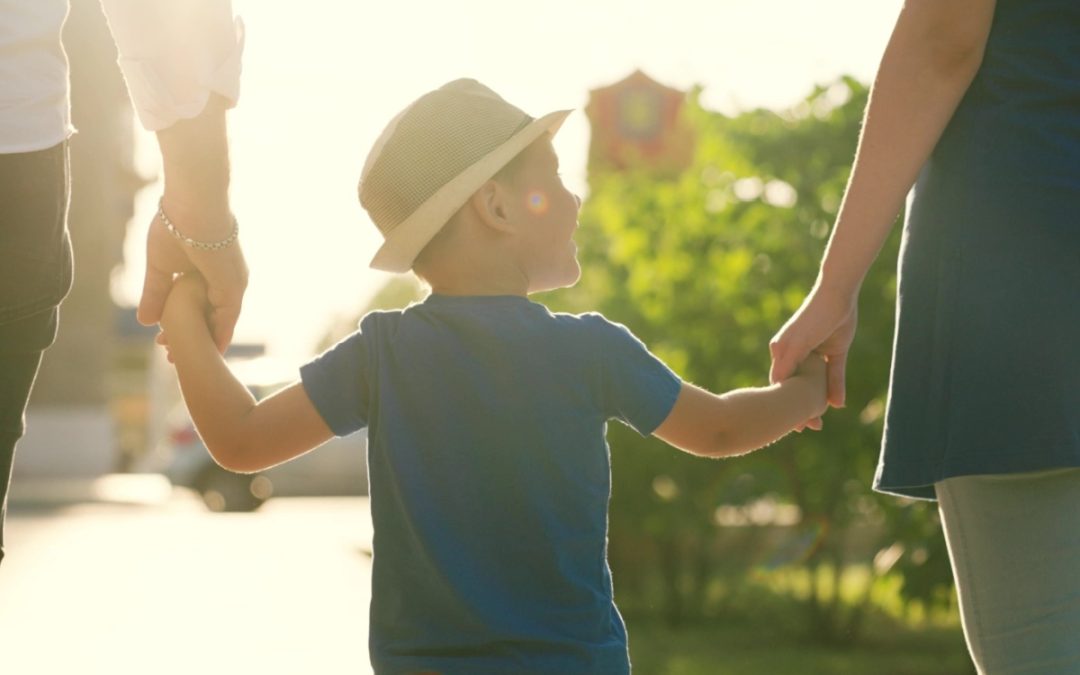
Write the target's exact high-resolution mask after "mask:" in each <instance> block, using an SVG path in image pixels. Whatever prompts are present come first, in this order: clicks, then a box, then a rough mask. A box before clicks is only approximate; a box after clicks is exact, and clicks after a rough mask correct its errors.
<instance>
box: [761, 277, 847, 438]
mask: <svg viewBox="0 0 1080 675" xmlns="http://www.w3.org/2000/svg"><path fill="white" fill-rule="evenodd" d="M857 297H858V294H857V292H856V293H851V294H847V293H834V292H830V291H829V290H827V289H826V288H825V287H823V286H822V285H820V284H819V285H817V286H815V287H814V290H812V291H811V292H810V294H809V295H807V296H806V299H805V300H804V301H803V304H802V306H801V307H799V309H798V310H797V311H796V312H795V314H793V315H792V317H791V318H790V319H788V321H787V323H785V324H784V326H783V327H782V328H781V329H780V330H779V331H777V333H776V335H775V336H773V339H772V340H771V341H770V342H769V351H770V353H771V354H772V369H771V370H770V372H769V380H770V381H771V382H773V383H776V382H780V381H783V380H785V379H787V378H788V377H791V374H792V373H794V372H795V371H796V369H797V368H798V367H799V365H800V364H801V363H802V362H803V361H804V360H805V359H807V358H808V357H811V356H814V355H819V356H820V357H823V358H824V359H825V376H826V382H827V390H828V404H829V405H831V406H832V407H834V408H842V407H843V406H844V397H845V391H844V376H845V367H846V365H847V355H848V349H850V347H851V342H852V340H853V339H854V338H855V326H856V324H857V321H858V303H857ZM822 412H824V410H823V411H822ZM805 426H806V427H809V428H811V429H815V430H817V429H821V418H820V417H815V418H812V419H810V420H808V421H807V423H806V425H805ZM799 430H800V431H801V430H802V429H801V428H800V429H799Z"/></svg>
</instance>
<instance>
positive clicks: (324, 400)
mask: <svg viewBox="0 0 1080 675" xmlns="http://www.w3.org/2000/svg"><path fill="white" fill-rule="evenodd" d="M567 112H568V111H557V112H554V113H550V114H548V115H545V116H543V117H540V118H537V119H533V118H532V117H530V116H528V115H526V114H525V113H524V112H523V111H521V110H519V109H517V108H515V107H514V106H511V105H510V104H508V103H506V101H504V100H502V99H501V98H500V97H499V96H498V95H497V94H495V93H494V92H493V91H491V90H490V89H488V88H486V87H484V86H483V85H481V84H479V83H477V82H475V81H472V80H458V81H455V82H451V83H449V84H447V85H446V86H444V87H441V88H440V89H438V90H436V91H434V92H429V93H428V94H425V95H424V96H422V97H421V98H420V99H418V100H417V101H416V102H415V103H413V104H412V105H410V106H409V107H408V108H406V110H404V111H403V112H402V113H401V114H400V115H398V117H396V118H395V119H394V120H393V121H391V123H390V125H389V126H388V127H387V129H386V131H384V132H383V135H382V136H381V137H380V138H379V140H377V141H376V143H375V146H374V148H373V149H372V152H371V155H369V158H368V161H367V163H366V164H365V167H364V173H363V177H362V184H361V189H360V198H361V202H362V203H363V204H364V206H365V208H366V209H367V211H368V214H369V215H370V216H371V217H372V220H373V222H374V223H375V224H376V225H377V226H378V227H379V229H380V231H381V232H382V233H383V235H384V238H385V240H384V242H383V245H382V246H381V247H380V249H379V251H378V252H377V253H376V255H375V258H374V259H373V261H372V265H373V266H374V267H377V268H379V269H386V270H390V271H405V270H408V269H412V270H413V271H414V272H416V273H417V275H419V276H420V277H422V278H423V279H425V280H426V281H427V282H428V283H429V284H430V285H431V287H432V289H433V291H434V294H433V295H432V296H431V297H429V298H428V299H427V300H426V301H425V302H424V303H422V304H420V305H416V306H413V307H411V308H409V309H406V310H404V311H399V312H384V313H375V314H372V315H369V316H368V317H366V318H365V319H364V320H363V321H362V322H361V329H360V331H359V332H358V333H356V334H354V335H353V336H351V337H349V338H347V339H346V340H345V341H343V342H341V343H340V344H338V345H337V346H336V347H334V348H333V349H332V350H330V351H329V352H328V353H327V354H324V355H323V356H322V357H320V358H319V359H317V360H316V361H314V362H312V363H311V364H308V365H307V366H305V367H304V368H303V369H302V371H301V373H302V379H303V381H302V382H298V383H294V384H292V385H290V386H288V387H286V388H285V389H283V390H281V391H280V392H278V393H276V394H274V395H273V396H271V397H269V398H267V399H265V400H263V401H259V402H256V401H254V400H253V399H252V397H251V394H250V393H249V392H248V391H247V389H246V388H245V387H244V386H243V385H242V384H241V383H240V382H239V381H238V380H236V378H235V377H234V376H233V375H232V374H231V373H230V372H229V370H228V368H227V366H226V365H225V363H224V361H223V360H222V359H221V357H220V354H219V353H218V352H217V349H216V345H215V344H214V342H213V340H212V339H211V335H210V333H209V329H208V327H207V326H206V325H205V324H204V323H203V322H201V321H200V320H199V319H200V318H203V317H204V316H205V314H204V312H205V303H206V294H205V293H206V291H205V288H204V287H203V286H202V284H201V281H200V280H199V279H198V278H197V277H194V276H192V277H190V278H184V279H181V280H180V281H179V282H177V283H176V284H175V285H174V287H173V289H172V291H171V292H170V295H169V300H168V303H167V305H166V308H165V313H164V316H163V319H162V326H163V328H164V330H165V334H166V342H167V343H168V346H169V350H170V354H171V356H172V357H173V358H174V360H175V362H176V368H177V373H178V375H179V378H180V386H181V389H182V390H183V392H184V400H185V402H186V403H187V405H188V408H189V410H190V411H191V415H192V419H193V420H195V423H196V426H197V427H198V429H199V433H200V434H201V435H202V437H203V440H204V441H205V442H206V446H207V448H209V450H210V452H211V453H213V455H214V458H215V459H216V460H218V462H219V463H221V465H222V466H224V467H226V468H229V469H232V470H234V471H244V472H252V471H260V470H262V469H264V468H267V467H269V466H273V465H275V464H279V463H281V462H284V461H288V460H289V459H291V458H293V457H296V456H298V455H300V454H303V453H304V452H307V451H308V450H310V449H311V448H314V447H316V446H317V445H319V444H320V443H323V442H325V441H327V440H328V439H330V438H331V437H332V436H333V435H334V434H335V433H337V434H346V433H350V432H352V431H356V430H358V429H360V428H361V427H364V426H368V427H369V432H368V438H369V448H370V450H369V452H370V457H369V464H370V467H369V468H370V480H371V508H372V516H373V518H374V522H375V543H374V560H375V562H374V579H373V588H372V607H371V659H372V663H373V664H374V665H375V668H376V672H378V673H380V675H383V674H386V675H395V674H399V673H402V674H404V673H412V674H413V675H416V674H417V673H431V672H438V673H441V674H442V675H455V674H460V675H484V674H494V673H498V674H499V675H504V674H508V673H515V674H520V673H544V674H546V675H547V674H551V675H554V674H558V675H570V674H573V673H605V674H606V673H626V672H627V671H628V670H629V661H628V657H627V650H626V631H625V628H624V626H623V623H622V619H621V618H620V617H619V614H618V612H617V610H616V609H615V605H614V602H613V601H612V589H611V575H610V573H609V571H608V567H607V560H606V544H607V505H608V496H609V492H610V478H609V476H610V473H609V468H608V450H607V444H606V442H605V440H604V432H605V429H606V422H607V420H608V419H611V418H615V419H621V420H623V421H624V422H626V423H628V424H630V425H631V426H633V427H634V428H636V429H637V430H638V431H640V432H641V433H644V434H648V433H652V434H654V435H655V436H657V437H659V438H661V439H663V440H664V441H666V442H668V443H670V444H671V445H673V446H675V447H678V448H682V449H684V450H687V451H688V452H693V453H696V454H701V455H707V456H713V457H717V456H725V455H732V454H739V453H744V452H749V451H750V450H753V449H756V448H759V447H761V446H763V445H766V444H768V443H771V442H773V441H775V440H776V439H777V438H779V437H781V436H783V435H784V434H786V433H787V432H788V431H790V430H791V429H792V428H794V427H796V426H798V425H800V424H803V423H806V422H807V421H808V420H811V421H812V419H813V418H815V417H816V416H817V415H820V414H821V413H822V412H823V411H824V409H825V366H824V363H823V362H821V360H820V359H809V360H808V361H807V363H806V364H805V366H804V370H803V371H800V372H799V373H797V374H796V375H795V376H794V377H792V378H791V379H789V380H787V381H785V382H783V383H780V384H776V385H773V386H770V387H766V388H761V389H741V390H735V391H732V392H728V393H726V394H724V395H722V396H717V395H714V394H711V393H709V392H707V391H705V390H703V389H699V388H697V387H695V386H693V385H691V384H688V383H683V382H680V381H679V379H678V377H676V376H675V375H674V374H673V373H672V372H671V371H670V370H669V369H668V368H667V367H666V366H664V365H663V364H662V363H660V362H659V361H658V360H657V359H655V358H654V357H653V356H652V355H650V354H649V353H648V351H647V350H646V349H645V347H644V346H643V345H642V344H641V343H640V342H639V341H638V340H637V339H636V338H634V337H633V336H632V335H631V334H630V333H629V331H627V330H626V329H625V328H623V327H621V326H618V325H615V324H611V323H610V322H608V321H606V320H605V319H604V318H603V317H601V316H599V315H585V316H580V317H576V316H568V315H552V314H551V313H550V312H548V311H547V309H546V308H544V307H543V306H542V305H537V304H535V303H532V302H530V301H529V300H528V299H527V296H528V294H530V293H534V292H539V291H544V290H551V289H554V288H562V287H566V286H572V285H573V284H574V283H576V282H577V279H578V277H579V275H580V273H581V270H580V266H579V265H578V261H577V247H576V245H575V244H574V241H573V235H574V233H575V231H576V229H577V226H578V223H577V214H578V209H579V207H580V204H581V202H580V200H579V199H578V198H577V196H576V195H574V194H573V193H571V192H570V191H569V190H567V189H566V186H565V185H563V183H562V180H561V179H560V178H559V173H558V166H559V163H558V157H557V155H556V154H555V151H554V148H553V147H552V144H551V136H552V134H554V133H555V131H556V130H557V129H558V126H559V125H560V124H561V123H562V121H563V120H564V119H565V118H566V115H567Z"/></svg>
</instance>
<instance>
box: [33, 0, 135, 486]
mask: <svg viewBox="0 0 1080 675" xmlns="http://www.w3.org/2000/svg"><path fill="white" fill-rule="evenodd" d="M64 46H65V49H66V50H67V53H68V60H69V62H70V64H71V96H72V117H73V122H74V124H75V127H76V128H77V129H78V133H76V134H75V135H74V136H73V137H72V138H71V141H70V151H71V189H72V192H71V211H70V216H69V226H70V229H71V239H72V246H73V248H74V253H75V281H74V285H73V287H72V290H71V293H70V295H69V296H68V297H67V299H66V300H65V301H64V304H63V305H62V307H61V310H60V332H59V336H58V338H57V341H56V344H54V345H53V346H52V347H51V348H50V349H49V350H48V351H47V352H46V354H45V359H44V362H43V363H42V368H41V372H40V373H39V375H38V379H37V384H36V385H35V388H34V394H33V396H32V397H31V400H30V407H29V410H28V413H27V421H28V430H27V435H26V437H25V439H24V440H23V441H22V442H20V444H19V453H18V457H17V458H16V468H15V470H16V473H17V474H28V473H29V474H37V475H41V474H48V475H66V476H83V475H98V474H102V473H107V472H110V471H115V470H117V469H118V468H122V467H120V466H118V465H119V464H122V463H123V462H121V461H119V459H118V458H119V457H120V456H121V455H119V454H118V451H117V449H118V444H117V434H116V430H115V424H114V419H113V415H112V413H111V408H110V406H111V395H110V394H111V391H110V389H111V386H112V383H113V378H112V373H113V372H114V366H115V364H116V361H117V354H118V352H117V350H118V348H119V347H120V338H119V336H118V333H117V330H116V326H117V319H116V314H117V308H116V307H115V305H114V303H113V301H112V297H111V295H110V279H111V276H112V273H113V269H114V268H115V267H116V266H117V265H119V264H120V262H121V260H122V250H123V241H124V234H125V231H126V228H127V224H128V222H129V221H130V220H131V217H132V213H133V209H134V198H135V194H136V192H138V190H139V189H140V188H141V187H142V186H143V185H145V183H146V181H145V180H144V179H143V178H142V177H141V176H139V175H138V173H137V172H136V171H135V168H134V156H135V155H134V133H133V125H134V123H135V121H134V112H133V110H132V108H131V104H130V103H129V102H128V97H127V91H126V89H125V87H124V82H123V78H122V76H121V75H120V71H119V68H118V67H117V65H116V49H115V47H114V46H113V41H112V38H111V36H110V35H109V31H108V28H107V25H106V23H105V18H104V16H103V15H102V13H101V9H100V7H99V4H98V0H72V1H71V13H70V15H69V17H68V21H67V24H66V26H65V29H64ZM152 338H153V332H150V333H149V335H147V334H146V333H145V332H144V333H141V334H140V333H130V332H129V334H128V335H127V336H126V338H125V340H126V343H125V349H127V350H128V352H129V355H128V357H127V358H128V360H129V361H130V359H131V356H130V351H131V349H132V347H131V341H132V340H134V341H135V342H136V343H137V344H139V345H145V347H144V348H145V349H146V350H149V345H151V344H152ZM141 348H143V347H135V348H134V349H135V350H136V351H138V350H139V349H141ZM143 358H145V357H143ZM136 360H138V359H137V358H136ZM143 372H145V370H144V371H143Z"/></svg>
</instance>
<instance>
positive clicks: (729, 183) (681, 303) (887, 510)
mask: <svg viewBox="0 0 1080 675" xmlns="http://www.w3.org/2000/svg"><path fill="white" fill-rule="evenodd" d="M697 98H698V97H697V92H694V93H692V94H691V96H690V97H689V101H688V105H687V106H686V109H685V111H684V112H685V116H686V117H685V120H684V121H685V123H687V124H689V125H691V127H692V129H693V130H694V133H695V135H696V154H695V158H694V161H693V164H692V166H691V167H690V168H688V169H687V170H685V171H683V172H681V173H678V174H676V175H670V174H668V175H658V174H654V173H651V172H649V171H648V170H647V169H646V168H641V169H638V170H632V171H622V172H611V171H608V172H601V171H592V172H591V173H590V177H589V180H590V193H589V195H588V198H587V200H586V202H585V204H584V205H583V208H582V211H581V215H580V222H581V229H580V230H579V232H578V235H577V237H576V239H577V241H578V244H579V250H580V258H581V262H582V268H583V276H582V280H581V281H580V282H579V283H578V285H577V286H576V287H574V288H573V289H569V290H565V291H559V292H556V293H553V294H551V295H549V296H548V297H546V298H545V299H544V300H545V302H547V303H548V304H549V305H551V306H552V307H553V308H557V309H563V310H569V311H584V310H598V311H601V312H603V313H604V314H605V315H607V316H608V317H609V318H612V319H614V320H617V321H620V322H622V323H625V324H627V325H628V326H629V327H630V328H631V330H633V331H634V333H635V334H637V335H638V336H639V337H641V338H642V339H643V340H644V341H645V342H646V344H647V345H649V347H650V349H652V351H653V352H654V353H656V354H657V355H658V356H659V357H661V358H662V359H664V360H665V361H666V362H667V363H668V364H669V365H670V366H672V368H673V369H675V370H676V372H678V373H679V374H680V375H681V376H683V377H684V378H685V379H687V380H690V381H693V382H694V383H696V384H699V385H701V386H704V387H706V388H708V389H710V390H713V391H726V390H729V389H733V388H736V387H741V386H752V385H762V384H766V383H767V374H768V367H769V354H768V346H767V345H768V341H769V338H770V337H771V336H772V335H773V333H774V332H775V331H776V330H777V329H778V328H779V327H780V325H781V324H782V323H783V322H784V321H785V320H786V319H787V317H788V316H789V315H790V314H791V313H792V312H793V311H794V310H795V309H796V308H797V307H798V306H799V304H800V302H801V301H802V298H803V297H804V295H805V294H806V292H807V291H808V290H809V288H810V286H811V284H812V283H813V281H814V278H815V275H816V272H817V265H818V261H819V259H820V257H821V253H822V251H823V248H824V244H825V241H826V239H827V237H828V235H829V231H830V227H831V223H832V222H833V220H834V218H835V216H836V212H837V209H838V207H839V204H840V200H841V196H842V194H843V189H844V187H845V185H846V182H847V177H848V172H849V169H850V165H851V161H852V158H853V156H854V152H855V145H856V142H857V137H858V132H859V125H860V121H861V118H862V112H863V109H864V107H865V104H866V99H867V89H866V87H865V86H863V85H861V84H860V83H858V82H856V81H855V80H852V79H850V78H843V79H841V80H838V81H837V82H835V83H833V84H831V85H829V86H826V87H819V88H817V89H816V90H815V91H814V92H813V93H812V94H811V95H810V96H809V97H808V98H807V99H806V100H805V101H803V102H801V103H799V104H798V105H797V106H795V107H794V108H792V109H790V110H786V111H782V112H772V111H767V110H755V111H751V112H746V113H744V114H741V115H738V116H736V117H725V116H723V115H720V114H716V113H713V112H710V111H707V110H704V109H703V108H702V107H701V106H700V105H699V104H698V102H697ZM899 229H900V228H896V232H894V235H893V236H892V237H891V238H890V240H889V241H888V243H887V244H886V246H885V248H884V250H883V252H882V255H881V258H882V260H881V261H880V263H879V264H877V265H875V267H874V269H873V270H872V271H871V273H870V274H869V276H868V278H867V279H866V282H865V285H864V287H863V293H862V297H861V302H860V325H859V333H858V336H857V338H856V342H855V345H854V347H853V349H852V352H851V355H850V360H849V367H848V383H847V386H848V407H847V408H846V409H844V410H839V411H832V412H830V413H829V414H828V415H827V417H826V419H825V428H824V430H823V431H821V432H818V433H813V432H806V433H803V434H801V435H799V434H793V435H791V436H789V437H788V438H786V439H784V440H782V441H780V442H779V443H777V444H776V446H774V447H772V448H769V449H766V450H763V451H761V452H758V453H755V454H752V455H749V456H746V457H743V458H738V459H734V460H723V461H710V460H703V459H700V458H695V457H690V456H688V455H682V454H681V453H672V452H671V451H670V450H669V449H667V448H666V446H664V445H663V444H662V443H660V442H659V441H656V440H654V439H642V438H640V437H638V436H637V435H636V434H634V433H633V432H630V431H628V430H627V429H626V428H624V427H622V425H613V426H612V427H611V429H610V431H609V440H610V443H611V446H612V454H613V460H612V464H613V482H614V486H613V497H612V511H611V547H610V559H611V564H612V567H613V570H614V573H615V579H616V586H617V594H618V596H619V599H620V604H622V605H626V606H631V607H637V608H646V609H649V610H650V611H655V612H658V613H660V614H662V615H663V616H665V617H666V618H667V620H668V621H669V622H670V623H680V622H684V621H687V620H692V619H697V618H703V617H708V616H711V615H716V614H719V613H723V612H728V611H731V610H733V609H737V608H738V606H739V604H740V599H739V589H740V588H741V587H742V586H743V585H745V584H744V580H745V578H746V575H748V574H752V573H753V572H754V570H756V569H761V568H767V569H771V568H776V567H779V566H784V565H804V566H806V567H807V568H808V569H809V570H810V571H811V574H810V575H809V578H810V579H811V584H810V589H809V591H808V592H807V593H806V594H805V596H804V598H803V601H804V604H803V607H804V616H803V617H802V619H803V621H804V625H805V627H806V629H807V630H808V631H809V632H810V633H811V634H812V635H813V636H815V637H816V638H817V639H819V640H821V641H826V642H830V641H847V640H852V639H854V638H855V637H857V636H858V634H859V627H860V625H861V623H862V618H863V616H864V615H865V610H866V608H867V606H868V604H869V603H871V601H872V588H873V580H874V578H877V577H880V576H881V575H883V574H885V573H888V572H892V573H896V574H900V575H902V577H903V579H904V588H903V591H904V592H905V596H904V597H905V598H907V599H908V600H919V601H922V602H924V603H938V604H940V603H943V602H944V603H948V602H949V601H950V598H951V592H950V587H949V580H950V577H949V570H948V561H947V558H946V556H945V555H944V547H943V545H941V535H940V533H939V532H938V531H937V527H938V526H937V520H936V510H935V509H934V508H933V505H932V504H929V503H925V502H911V501H907V500H900V499H897V498H894V497H887V496H883V495H878V494H875V493H873V492H871V490H870V483H871V480H872V478H873V475H874V470H875V467H876V463H877V458H878V447H879V442H880V438H881V431H882V414H883V411H884V401H885V396H886V389H887V381H888V370H889V361H890V354H891V348H892V334H893V315H894V296H895V269H894V268H895V264H894V263H895V260H896V255H897V247H898V244H899ZM793 507H794V508H793ZM785 515H786V516H787V517H789V520H790V521H791V522H789V523H788V524H786V525H784V524H783V523H782V522H780V523H778V522H777V521H778V520H780V521H782V519H783V518H782V517H783V516H785ZM740 522H748V523H750V524H751V526H737V525H738V524H739V523H740ZM770 523H772V526H768V525H769V524H770ZM755 524H756V525H755ZM853 565H858V566H861V567H862V568H863V569H869V570H872V571H873V572H872V574H871V575H869V578H868V579H867V580H866V583H864V584H863V585H862V586H863V587H862V588H861V589H860V591H859V593H857V594H856V595H855V597H848V598H845V597H843V594H841V593H834V592H832V589H834V588H839V586H840V581H841V577H842V575H843V574H844V571H845V570H847V569H849V568H850V567H851V566H853Z"/></svg>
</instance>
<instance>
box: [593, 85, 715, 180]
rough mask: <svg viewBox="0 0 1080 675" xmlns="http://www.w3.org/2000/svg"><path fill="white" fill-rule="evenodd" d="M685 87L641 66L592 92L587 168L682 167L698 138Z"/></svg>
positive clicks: (663, 169) (673, 169)
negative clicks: (689, 119) (689, 120)
mask: <svg viewBox="0 0 1080 675" xmlns="http://www.w3.org/2000/svg"><path fill="white" fill-rule="evenodd" d="M685 103H686V92H684V91H680V90H678V89H672V88H671V87H668V86H665V85H663V84H660V83H659V82H657V81H656V80H654V79H652V78H651V77H649V76H648V75H646V74H645V73H643V72H641V71H640V70H635V71H634V72H633V73H631V74H630V75H628V76H627V77H625V78H623V79H622V80H620V81H618V82H616V83H614V84H612V85H609V86H607V87H601V88H599V89H593V90H592V91H590V92H589V102H588V105H586V107H585V114H586V115H587V116H588V118H589V125H590V127H591V131H592V140H591V141H590V143H589V174H590V175H593V174H594V173H597V172H600V173H603V172H605V171H627V170H634V169H643V170H647V171H654V172H661V173H667V172H670V173H678V172H679V171H682V170H683V169H685V168H687V167H688V166H690V162H691V161H692V160H693V148H694V138H693V133H692V131H691V129H690V126H689V125H687V124H685V123H684V120H683V108H684V106H685Z"/></svg>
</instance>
